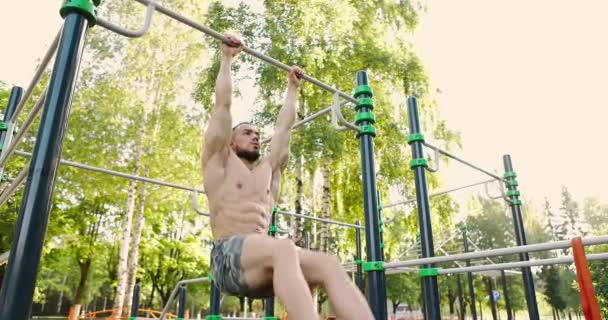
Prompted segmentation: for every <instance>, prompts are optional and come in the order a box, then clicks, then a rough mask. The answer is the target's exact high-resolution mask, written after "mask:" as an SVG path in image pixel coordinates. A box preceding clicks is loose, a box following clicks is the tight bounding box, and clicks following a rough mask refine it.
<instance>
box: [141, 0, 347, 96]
mask: <svg viewBox="0 0 608 320" xmlns="http://www.w3.org/2000/svg"><path fill="white" fill-rule="evenodd" d="M136 1H137V2H139V3H142V4H145V5H148V4H150V2H152V0H136ZM155 9H156V11H158V12H160V13H162V14H164V15H166V16H168V17H171V18H173V19H175V20H177V21H179V22H181V23H183V24H185V25H187V26H189V27H191V28H194V29H196V30H198V31H201V32H203V33H205V34H207V35H209V36H211V37H213V38H215V39H217V40H220V41H223V42H228V41H227V40H228V39H226V37H224V36H223V35H222V34H221V33H219V32H217V31H215V30H213V29H210V28H208V27H206V26H203V25H201V24H200V23H198V22H196V21H194V20H192V19H190V18H187V17H184V16H182V15H181V14H179V13H177V12H175V11H172V10H170V9H168V8H165V7H163V6H161V5H158V4H157V5H156V7H155ZM243 51H244V52H246V53H248V54H250V55H252V56H254V57H256V58H258V59H260V60H262V61H264V62H266V63H268V64H270V65H273V66H275V67H277V68H279V69H282V70H285V71H287V72H289V71H290V70H291V67H290V66H288V65H286V64H283V63H281V62H280V61H278V60H276V59H274V58H272V57H269V56H267V55H265V54H262V53H260V52H258V51H255V50H253V49H251V48H248V47H244V48H243ZM302 78H303V79H304V80H306V81H308V82H310V83H312V84H314V85H316V86H318V87H319V88H321V89H323V90H325V91H328V92H332V93H333V92H338V94H340V97H342V98H344V99H346V100H348V101H350V102H353V103H356V102H357V101H356V100H355V99H354V98H353V97H351V96H350V95H347V94H346V93H344V92H342V91H340V90H337V89H336V88H333V87H331V86H330V85H328V84H326V83H323V82H321V81H319V80H317V79H315V78H313V77H311V76H308V75H306V74H305V75H303V77H302Z"/></svg>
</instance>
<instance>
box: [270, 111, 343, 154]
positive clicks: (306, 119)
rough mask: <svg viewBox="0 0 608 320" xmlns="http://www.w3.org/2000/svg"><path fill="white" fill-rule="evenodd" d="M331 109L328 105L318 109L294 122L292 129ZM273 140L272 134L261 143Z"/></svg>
mask: <svg viewBox="0 0 608 320" xmlns="http://www.w3.org/2000/svg"><path fill="white" fill-rule="evenodd" d="M349 102H350V101H342V102H341V103H340V106H343V105H345V104H347V103H349ZM331 109H332V107H327V108H324V109H321V110H319V111H317V112H315V113H313V114H311V115H309V116H307V117H306V118H304V119H302V120H300V121H298V122H296V123H294V124H293V126H291V129H292V130H293V129H295V128H298V127H301V126H303V125H304V124H306V123H308V122H310V121H312V120H314V119H316V118H318V117H320V116H322V115H324V114H326V113H329V112H331ZM271 140H272V135H271V136H270V137H268V138H266V139H264V140H262V141H261V143H262V144H264V143H268V142H270V141H271Z"/></svg>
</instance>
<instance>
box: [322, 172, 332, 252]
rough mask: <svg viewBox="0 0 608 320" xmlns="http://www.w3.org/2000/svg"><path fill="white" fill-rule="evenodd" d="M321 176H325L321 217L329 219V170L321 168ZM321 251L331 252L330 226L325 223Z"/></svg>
mask: <svg viewBox="0 0 608 320" xmlns="http://www.w3.org/2000/svg"><path fill="white" fill-rule="evenodd" d="M321 174H322V175H323V194H322V196H321V199H322V200H321V201H322V205H321V217H322V218H323V219H329V217H330V214H329V211H330V207H329V192H330V187H329V168H327V167H323V168H321ZM320 250H321V251H322V252H327V251H328V250H329V224H327V223H323V224H322V227H321V243H320Z"/></svg>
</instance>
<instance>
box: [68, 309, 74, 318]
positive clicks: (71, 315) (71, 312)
mask: <svg viewBox="0 0 608 320" xmlns="http://www.w3.org/2000/svg"><path fill="white" fill-rule="evenodd" d="M72 319H74V307H70V313H68V320H72Z"/></svg>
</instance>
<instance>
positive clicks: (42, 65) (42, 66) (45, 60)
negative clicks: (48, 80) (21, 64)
mask: <svg viewBox="0 0 608 320" xmlns="http://www.w3.org/2000/svg"><path fill="white" fill-rule="evenodd" d="M60 34H61V30H60V31H59V32H58V33H57V35H56V36H55V39H53V42H52V43H51V46H50V47H49V50H47V52H46V54H45V55H44V57H43V58H42V61H41V62H40V66H38V69H36V73H35V74H34V78H33V79H32V81H31V82H30V84H29V85H28V87H27V89H26V90H25V94H24V95H23V98H22V99H21V102H20V103H19V105H18V106H17V109H16V110H15V113H14V115H13V118H14V119H17V117H19V114H21V111H22V110H23V107H25V104H26V103H27V100H29V98H30V96H31V95H32V93H33V92H34V88H35V87H36V85H37V84H38V82H40V78H41V77H42V74H43V73H44V70H46V67H47V66H48V65H49V61H50V60H51V58H52V57H53V55H54V54H55V51H56V50H57V46H58V44H59V36H60Z"/></svg>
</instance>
